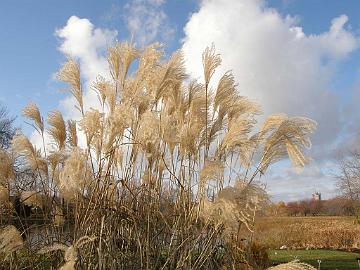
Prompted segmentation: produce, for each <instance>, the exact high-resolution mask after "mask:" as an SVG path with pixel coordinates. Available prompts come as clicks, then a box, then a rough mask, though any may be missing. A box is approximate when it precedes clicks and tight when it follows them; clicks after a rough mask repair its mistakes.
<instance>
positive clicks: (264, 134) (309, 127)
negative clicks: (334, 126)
mask: <svg viewBox="0 0 360 270" xmlns="http://www.w3.org/2000/svg"><path fill="white" fill-rule="evenodd" d="M315 129H316V122H314V121H313V120H311V119H308V118H304V117H287V116H285V115H275V116H271V117H270V119H269V121H265V123H264V127H263V129H262V131H261V132H260V137H261V138H262V140H263V141H264V142H265V147H264V154H263V157H262V159H261V162H260V164H261V165H260V171H261V173H264V171H265V170H266V169H267V167H268V166H269V165H270V164H272V163H274V162H277V161H279V160H281V159H283V158H284V157H285V156H286V155H287V156H289V158H290V160H291V162H292V165H293V166H294V167H295V169H296V170H297V171H300V170H301V169H302V168H303V167H304V166H305V164H306V163H307V159H306V157H305V156H304V154H303V150H304V149H306V148H310V147H311V143H310V135H311V134H312V133H313V132H314V131H315Z"/></svg>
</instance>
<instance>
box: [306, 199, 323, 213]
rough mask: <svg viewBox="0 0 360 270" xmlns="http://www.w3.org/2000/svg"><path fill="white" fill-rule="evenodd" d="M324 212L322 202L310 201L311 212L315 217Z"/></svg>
mask: <svg viewBox="0 0 360 270" xmlns="http://www.w3.org/2000/svg"><path fill="white" fill-rule="evenodd" d="M322 210H323V203H322V201H320V200H314V199H313V200H310V201H309V211H310V214H311V215H313V216H316V215H319V214H320V213H321V212H322Z"/></svg>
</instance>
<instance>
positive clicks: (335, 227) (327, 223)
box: [255, 216, 360, 251]
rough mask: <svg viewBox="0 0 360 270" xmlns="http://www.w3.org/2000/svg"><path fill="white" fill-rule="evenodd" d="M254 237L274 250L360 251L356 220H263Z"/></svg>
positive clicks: (260, 219)
mask: <svg viewBox="0 0 360 270" xmlns="http://www.w3.org/2000/svg"><path fill="white" fill-rule="evenodd" d="M255 237H256V240H257V241H258V242H259V243H260V244H262V245H264V246H267V247H269V248H271V249H279V248H280V247H281V246H283V245H285V246H287V247H288V248H290V249H328V250H346V251H353V250H359V249H360V225H359V223H357V222H356V220H355V218H354V217H327V216H325V217H324V216H316V217H263V218H259V219H258V221H257V224H256V226H255Z"/></svg>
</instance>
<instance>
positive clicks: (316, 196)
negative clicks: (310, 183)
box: [312, 192, 321, 201]
mask: <svg viewBox="0 0 360 270" xmlns="http://www.w3.org/2000/svg"><path fill="white" fill-rule="evenodd" d="M312 198H313V200H314V201H321V193H320V192H315V193H313V195H312Z"/></svg>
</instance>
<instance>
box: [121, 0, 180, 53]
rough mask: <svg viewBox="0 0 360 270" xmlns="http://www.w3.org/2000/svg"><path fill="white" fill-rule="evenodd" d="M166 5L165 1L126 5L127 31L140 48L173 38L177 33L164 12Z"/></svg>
mask: <svg viewBox="0 0 360 270" xmlns="http://www.w3.org/2000/svg"><path fill="white" fill-rule="evenodd" d="M164 3H165V0H133V1H131V2H129V3H128V4H126V5H125V12H126V15H125V16H124V20H125V22H126V25H127V29H128V31H129V33H130V34H131V35H132V36H133V38H134V41H135V42H137V43H138V45H139V46H144V45H146V44H149V43H151V42H154V41H159V40H160V41H169V40H171V39H172V38H173V35H174V32H175V31H174V29H173V28H172V27H171V26H170V22H169V19H168V16H167V14H166V13H165V12H164V10H163V5H164ZM156 39H158V40H156Z"/></svg>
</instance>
